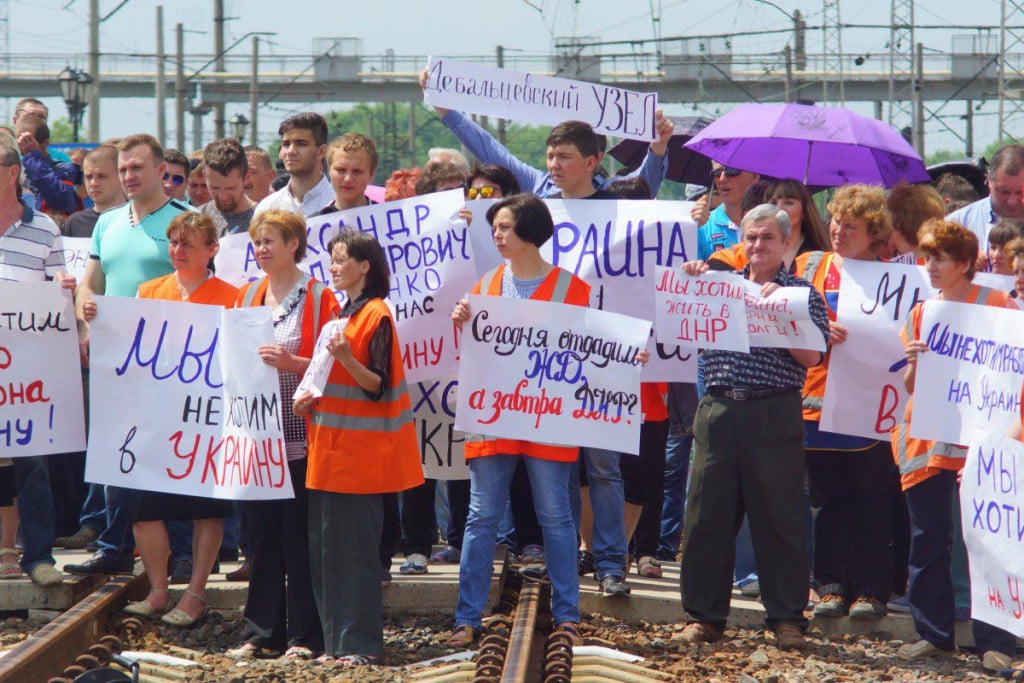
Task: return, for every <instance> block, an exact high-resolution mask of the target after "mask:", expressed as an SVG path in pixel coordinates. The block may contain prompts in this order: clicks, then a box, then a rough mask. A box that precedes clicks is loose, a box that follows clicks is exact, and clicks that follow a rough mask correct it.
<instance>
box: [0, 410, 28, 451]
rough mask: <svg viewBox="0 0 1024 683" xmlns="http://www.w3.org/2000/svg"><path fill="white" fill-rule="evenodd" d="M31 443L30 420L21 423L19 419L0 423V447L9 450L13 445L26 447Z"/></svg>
mask: <svg viewBox="0 0 1024 683" xmlns="http://www.w3.org/2000/svg"><path fill="white" fill-rule="evenodd" d="M31 442H32V420H31V418H30V419H27V420H25V421H24V422H22V420H21V418H20V417H19V418H15V419H13V420H4V421H2V422H0V445H3V446H4V447H5V448H11V446H12V445H13V444H17V445H18V446H27V445H28V444H29V443H31Z"/></svg>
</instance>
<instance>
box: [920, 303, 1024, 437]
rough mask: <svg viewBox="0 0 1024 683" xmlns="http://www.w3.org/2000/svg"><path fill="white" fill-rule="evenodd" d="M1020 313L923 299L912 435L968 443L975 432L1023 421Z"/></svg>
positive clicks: (1002, 428) (1023, 359)
mask: <svg viewBox="0 0 1024 683" xmlns="http://www.w3.org/2000/svg"><path fill="white" fill-rule="evenodd" d="M1021 325H1024V312H1022V311H1020V310H1018V309H1016V308H1014V309H1010V308H996V307H994V306H979V305H976V304H963V303H956V302H951V301H938V300H934V299H933V300H931V301H926V302H925V304H924V313H923V315H922V319H921V340H922V341H925V342H927V344H928V350H927V351H926V352H925V353H921V354H919V355H918V357H917V375H916V378H915V381H914V408H913V411H912V415H911V423H910V436H912V437H914V438H916V439H926V440H932V441H942V442H945V443H951V444H966V443H968V441H969V440H970V438H971V434H972V433H973V431H974V430H975V429H979V428H980V429H988V430H991V431H994V432H1000V433H1004V432H1006V430H1007V429H1009V428H1010V426H1012V425H1013V424H1014V423H1016V422H1019V421H1020V419H1021V418H1020V388H1021V379H1022V378H1024V347H1022V346H1021V345H1020V344H1021V341H1020V329H1021Z"/></svg>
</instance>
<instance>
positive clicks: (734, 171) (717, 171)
mask: <svg viewBox="0 0 1024 683" xmlns="http://www.w3.org/2000/svg"><path fill="white" fill-rule="evenodd" d="M723 173H724V174H725V177H726V178H735V177H736V176H738V175H739V174H740V173H743V171H741V170H740V169H738V168H732V167H730V166H723V167H721V168H713V169H711V179H712V180H718V177H719V176H720V175H722V174H723Z"/></svg>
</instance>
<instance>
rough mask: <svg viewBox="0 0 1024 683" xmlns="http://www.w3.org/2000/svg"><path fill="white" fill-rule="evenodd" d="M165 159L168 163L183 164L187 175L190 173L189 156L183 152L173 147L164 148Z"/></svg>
mask: <svg viewBox="0 0 1024 683" xmlns="http://www.w3.org/2000/svg"><path fill="white" fill-rule="evenodd" d="M164 161H165V162H167V163H168V164H174V165H175V166H181V167H182V168H183V169H185V175H188V174H189V171H190V170H191V169H190V167H189V163H188V157H187V156H185V154H184V153H183V152H179V151H178V150H176V149H174V148H173V147H171V148H169V149H165V150H164Z"/></svg>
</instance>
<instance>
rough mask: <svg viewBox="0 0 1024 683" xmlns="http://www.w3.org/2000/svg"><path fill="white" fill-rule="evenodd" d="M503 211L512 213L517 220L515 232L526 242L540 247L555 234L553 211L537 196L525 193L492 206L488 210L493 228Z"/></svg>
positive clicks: (488, 220) (488, 219)
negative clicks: (499, 213) (495, 219)
mask: <svg viewBox="0 0 1024 683" xmlns="http://www.w3.org/2000/svg"><path fill="white" fill-rule="evenodd" d="M502 209H508V210H509V211H510V212H512V217H513V219H514V220H515V224H514V226H513V231H514V232H515V233H516V237H518V238H519V239H521V240H523V241H524V242H529V243H530V244H533V245H536V246H538V247H540V246H543V244H544V243H545V242H547V241H548V240H549V239H551V236H552V235H554V234H555V221H554V219H552V218H551V211H549V210H548V205H547V204H545V203H544V200H542V199H541V198H540V197H538V196H537V195H535V194H530V193H527V192H523V193H520V194H515V195H512V196H511V197H506V198H504V199H502V200H500V201H497V202H495V203H494V204H491V208H489V209H487V222H488V223H490V224H491V225H492V226H493V225H494V217H495V216H497V215H498V212H499V211H501V210H502Z"/></svg>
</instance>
